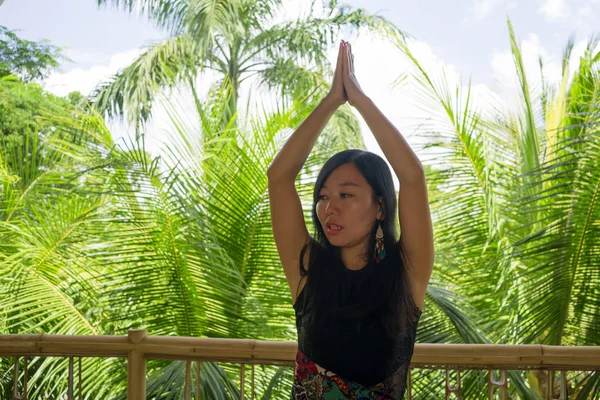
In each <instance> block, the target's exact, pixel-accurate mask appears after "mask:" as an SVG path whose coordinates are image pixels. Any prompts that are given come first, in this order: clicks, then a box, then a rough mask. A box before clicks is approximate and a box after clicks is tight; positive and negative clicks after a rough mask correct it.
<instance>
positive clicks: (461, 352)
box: [0, 329, 600, 400]
mask: <svg viewBox="0 0 600 400" xmlns="http://www.w3.org/2000/svg"><path fill="white" fill-rule="evenodd" d="M297 349H298V347H297V343H296V342H276V341H264V340H252V339H210V338H192V337H175V336H147V335H146V330H144V329H138V330H130V331H129V333H128V335H127V336H68V335H64V336H63V335H48V334H34V335H0V357H14V358H15V369H14V392H13V399H14V400H26V399H27V379H28V377H27V364H25V372H24V377H23V379H24V381H23V382H22V387H23V393H21V394H19V393H17V382H18V379H19V368H18V365H19V363H18V358H19V357H22V356H45V357H51V356H54V357H69V387H68V398H69V399H73V398H74V397H73V392H74V387H73V386H74V382H73V374H74V372H73V370H74V365H73V358H74V357H80V358H79V368H80V369H81V357H122V358H127V359H128V363H127V377H128V399H129V400H142V399H145V398H146V360H147V359H173V360H185V361H186V374H185V387H184V398H185V399H186V400H189V399H191V386H192V385H191V366H192V362H193V361H195V362H197V363H198V365H197V368H196V379H195V383H196V390H195V393H196V394H197V396H198V394H199V393H200V383H201V382H200V376H199V371H200V368H199V363H200V362H202V361H213V362H228V363H236V364H241V369H240V399H244V398H246V397H244V391H245V376H246V365H247V364H248V365H251V368H252V371H251V372H252V373H251V399H252V400H253V399H254V366H255V365H256V364H262V365H282V366H290V367H293V366H294V365H295V359H296V351H297ZM411 368H428V369H445V370H446V399H448V398H449V397H450V396H451V394H454V395H455V398H457V399H460V398H461V386H460V373H461V371H462V370H471V369H480V370H487V371H488V398H489V399H492V398H493V396H494V393H495V392H494V391H495V390H496V389H498V391H499V398H500V399H502V400H506V399H508V380H507V379H506V371H508V370H524V369H535V370H545V371H552V370H556V371H560V384H561V386H560V387H561V396H560V399H561V400H567V390H566V388H567V379H566V371H576V370H583V371H590V370H600V347H565V346H546V345H489V344H483V345H476V344H419V343H417V344H416V345H415V349H414V354H413V358H412V360H411ZM453 370H454V371H456V376H457V379H456V384H455V385H452V384H450V372H451V371H453ZM495 371H500V379H495V378H494V372H495ZM550 375H553V374H550ZM407 382H408V385H407V386H408V387H407V396H406V398H407V399H408V400H410V399H411V386H412V380H411V374H410V370H409V375H408V378H407ZM80 384H81V382H80ZM550 386H552V385H550ZM79 393H80V394H81V387H80V388H79ZM545 396H546V397H545V398H546V399H552V397H551V393H546V394H545ZM196 398H197V399H198V398H199V397H196Z"/></svg>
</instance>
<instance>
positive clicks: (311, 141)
mask: <svg viewBox="0 0 600 400" xmlns="http://www.w3.org/2000/svg"><path fill="white" fill-rule="evenodd" d="M337 108H338V105H337V104H336V102H335V101H334V100H333V99H332V98H331V97H330V96H329V95H328V96H325V97H324V98H323V100H321V102H320V103H319V105H317V107H316V108H315V109H314V110H313V111H312V112H311V113H310V115H309V116H308V117H307V118H306V119H305V120H304V121H303V122H302V124H300V126H299V127H298V128H297V129H296V130H295V131H294V133H293V134H292V136H291V137H290V138H289V139H288V141H287V142H286V143H285V145H284V146H283V148H282V149H281V150H280V151H279V153H277V155H276V156H275V158H274V159H273V162H272V163H271V165H270V166H269V169H268V170H267V176H268V177H269V182H271V183H274V182H294V181H295V180H296V176H298V173H300V170H301V169H302V166H303V165H304V163H305V162H306V159H307V158H308V155H309V154H310V152H311V150H312V148H313V146H314V145H315V142H316V141H317V138H318V137H319V135H320V134H321V131H322V130H323V128H324V127H325V125H326V124H327V121H329V119H330V118H331V116H332V115H333V113H334V112H335V110H336V109H337Z"/></svg>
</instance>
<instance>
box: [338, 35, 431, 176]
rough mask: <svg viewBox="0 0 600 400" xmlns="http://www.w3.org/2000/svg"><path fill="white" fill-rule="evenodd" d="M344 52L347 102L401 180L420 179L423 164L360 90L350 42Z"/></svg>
mask: <svg viewBox="0 0 600 400" xmlns="http://www.w3.org/2000/svg"><path fill="white" fill-rule="evenodd" d="M343 51H344V57H343V58H342V78H343V79H342V80H343V82H344V90H345V91H346V93H347V97H348V103H350V105H352V106H354V107H355V108H356V109H357V110H358V112H360V114H361V115H362V117H363V119H364V120H365V122H366V123H367V125H368V126H369V129H370V130H371V132H373V135H374V136H375V139H376V140H377V143H378V144H379V147H381V150H383V154H384V155H385V157H386V158H387V160H388V161H389V163H390V164H391V165H392V168H393V169H394V172H395V173H396V176H397V177H398V179H399V180H400V182H401V183H405V182H407V181H409V180H412V179H414V178H416V179H420V178H421V174H422V172H423V166H422V165H421V162H420V161H419V159H418V158H417V155H416V154H415V153H414V152H413V151H412V149H411V148H410V146H409V145H408V143H407V142H406V140H404V138H403V137H402V135H401V134H400V132H399V131H398V130H397V129H396V128H395V127H394V125H392V123H391V122H390V121H389V120H388V119H387V118H386V117H385V115H383V113H382V112H381V111H380V110H379V108H377V106H376V105H375V103H373V101H371V99H370V98H369V97H368V96H367V95H365V93H364V92H363V91H362V88H361V87H360V85H359V83H358V80H357V79H356V75H355V74H354V55H353V54H352V46H351V45H350V43H348V44H347V45H346V46H344V48H343Z"/></svg>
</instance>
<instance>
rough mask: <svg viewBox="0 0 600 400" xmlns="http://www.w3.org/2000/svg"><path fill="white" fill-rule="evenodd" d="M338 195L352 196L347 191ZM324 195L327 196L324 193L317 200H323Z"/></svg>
mask: <svg viewBox="0 0 600 400" xmlns="http://www.w3.org/2000/svg"><path fill="white" fill-rule="evenodd" d="M340 196H341V197H344V196H348V197H352V195H351V194H349V193H342V194H340ZM324 197H327V196H325V195H321V196H319V200H323V198H324Z"/></svg>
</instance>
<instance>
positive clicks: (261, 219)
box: [0, 90, 364, 399]
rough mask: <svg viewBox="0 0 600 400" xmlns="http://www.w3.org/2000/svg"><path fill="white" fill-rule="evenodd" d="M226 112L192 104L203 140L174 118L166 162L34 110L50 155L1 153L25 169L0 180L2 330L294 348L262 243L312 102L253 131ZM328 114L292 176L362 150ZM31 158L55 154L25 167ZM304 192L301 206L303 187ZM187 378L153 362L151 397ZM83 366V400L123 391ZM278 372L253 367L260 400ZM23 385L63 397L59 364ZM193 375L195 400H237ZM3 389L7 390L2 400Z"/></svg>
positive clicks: (90, 118)
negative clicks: (271, 179)
mask: <svg viewBox="0 0 600 400" xmlns="http://www.w3.org/2000/svg"><path fill="white" fill-rule="evenodd" d="M228 104H229V98H228V97H227V93H226V92H224V91H223V90H220V91H219V90H215V91H213V92H211V94H210V96H209V101H207V102H206V103H203V104H200V103H199V104H198V114H197V118H198V121H199V122H200V126H201V131H195V130H190V129H187V128H186V127H184V126H182V125H181V124H180V118H178V115H177V114H176V112H175V111H174V110H171V111H170V112H171V117H172V120H173V126H174V129H173V132H174V133H175V135H176V137H174V138H173V141H172V142H173V146H172V147H171V148H170V149H169V150H171V151H172V153H171V154H172V157H169V155H168V154H167V155H166V156H165V160H167V161H166V162H163V161H162V159H161V158H152V157H151V156H150V155H149V154H148V153H147V152H145V150H144V146H143V137H142V138H141V139H142V140H140V141H139V142H134V143H131V145H130V146H128V148H127V149H120V148H119V147H116V146H115V144H114V143H113V141H112V138H111V135H110V133H109V132H108V130H107V129H106V127H105V125H104V123H103V121H102V119H101V118H100V117H99V115H97V114H90V115H85V114H81V113H74V112H73V110H71V109H62V110H56V109H54V108H53V109H48V110H44V112H43V113H42V114H43V116H44V118H47V119H49V120H52V121H57V122H60V123H56V124H55V125H56V126H57V127H58V128H59V129H57V130H56V131H57V132H56V134H54V135H48V136H46V137H45V138H42V137H40V136H35V138H36V139H35V140H37V141H42V139H43V141H44V142H45V143H46V145H45V146H40V145H39V144H35V143H34V144H32V145H31V147H30V148H29V151H30V152H31V155H30V157H29V158H23V157H17V154H14V155H13V154H7V153H6V151H7V149H11V148H12V149H14V148H15V147H5V146H2V148H1V151H0V160H6V159H14V160H15V163H16V162H17V161H19V162H20V163H21V164H20V165H21V167H19V166H18V165H17V167H15V168H12V169H8V168H0V174H2V175H0V183H2V187H3V190H2V193H3V195H4V197H2V198H0V215H2V216H3V220H2V221H1V222H0V238H1V239H2V240H1V245H0V246H1V247H0V248H1V251H0V255H1V258H0V313H1V314H2V325H1V326H0V332H2V333H34V332H48V333H55V334H91V335H98V334H123V333H125V332H126V331H127V330H128V329H129V328H133V327H139V326H145V327H147V329H148V331H149V332H150V333H151V334H156V335H180V336H196V337H228V338H250V337H252V338H259V339H260V338H262V339H273V338H278V339H288V340H293V339H294V331H293V324H291V323H290V321H292V318H293V316H292V308H291V305H289V306H288V307H285V306H284V305H285V304H287V303H289V290H288V289H287V284H286V283H285V276H284V275H283V271H282V270H281V268H280V265H279V263H278V256H277V252H276V248H275V246H274V242H273V238H272V235H271V234H270V216H269V213H268V210H269V207H268V196H267V195H266V190H267V180H266V170H267V167H268V165H269V164H270V162H271V161H272V159H273V157H274V156H275V154H276V152H277V149H278V148H279V147H280V146H281V145H282V141H283V140H284V138H285V136H286V135H287V134H289V133H290V130H291V129H292V128H295V127H297V126H298V125H299V124H300V122H301V121H302V120H304V119H305V118H306V116H307V113H308V112H309V111H310V110H311V109H312V108H314V106H315V105H316V104H315V103H310V102H307V101H303V102H300V103H297V104H296V105H294V106H293V107H291V108H286V107H283V106H282V107H281V109H280V111H278V112H276V113H273V114H265V115H264V116H263V118H256V119H255V120H253V121H250V122H251V123H250V126H251V127H252V128H251V130H250V131H249V132H241V131H239V130H236V129H230V130H229V131H228V132H222V131H221V130H220V126H221V123H222V112H223V109H224V108H226V107H227V105H228ZM339 113H340V114H341V116H340V118H337V119H336V120H333V121H332V123H331V124H329V125H328V127H327V130H326V132H324V133H323V135H322V136H321V138H320V142H319V144H318V145H317V147H316V148H315V151H314V152H313V153H312V155H311V158H310V159H309V162H308V163H307V166H306V169H305V171H304V173H303V176H302V177H301V178H302V179H306V176H307V175H308V174H313V173H314V172H313V171H312V170H311V168H310V167H311V166H314V165H320V164H322V163H324V161H325V160H326V158H328V157H329V156H330V155H331V154H332V153H333V152H336V151H339V150H341V148H345V147H348V146H350V147H356V148H364V144H363V142H362V137H361V135H360V133H359V130H358V129H349V127H353V128H356V124H355V120H354V119H353V118H352V117H351V116H350V115H351V113H350V112H349V108H348V107H345V108H344V109H341V110H340V111H339ZM186 119H189V116H186ZM341 132H344V135H343V136H344V140H339V138H341V136H342V134H341ZM196 134H197V135H198V136H196V137H194V135H196ZM67 138H68V139H67ZM240 140H241V142H240ZM42 148H43V149H45V150H44V151H46V152H48V151H49V150H48V149H52V151H53V152H54V153H56V154H58V155H59V156H54V157H46V158H40V157H36V151H40V150H39V149H42ZM30 159H41V160H42V161H43V162H44V165H38V164H35V165H34V163H30V162H28V160H30ZM11 165H13V164H11ZM3 166H4V167H6V166H8V164H3ZM21 175H22V176H21ZM24 178H27V179H26V180H25V179H24ZM303 188H304V189H302V190H301V192H302V193H303V195H304V197H305V198H308V197H310V190H311V188H310V186H309V185H307V184H306V185H304V186H303ZM266 276H268V277H269V279H264V277H266ZM184 367H185V365H184V364H182V363H177V362H176V363H170V362H165V361H155V362H151V363H149V365H148V371H149V375H150V380H149V386H148V388H149V389H148V390H149V393H150V394H152V393H154V394H158V393H167V392H168V393H171V396H177V395H179V393H180V391H181V388H182V387H183V385H181V386H177V390H175V391H173V390H172V388H170V387H167V386H168V385H170V384H173V382H175V383H177V382H179V381H181V379H183V374H184ZM1 368H2V370H5V371H6V370H8V369H9V368H10V365H9V364H2V366H1ZM83 369H84V381H83V385H84V392H85V393H86V395H89V396H92V397H94V398H98V399H106V398H115V396H117V395H118V394H119V393H123V389H124V384H125V382H126V379H125V374H126V368H124V364H123V363H122V362H121V361H115V360H98V359H91V358H90V359H84V362H83ZM289 373H290V372H289V371H288V369H286V368H273V367H264V368H263V374H260V375H261V377H264V378H267V380H266V381H263V380H259V381H258V382H257V386H256V389H257V391H258V393H263V394H265V396H269V395H270V394H272V395H275V393H276V392H277V390H281V391H282V393H284V392H286V391H288V392H289V390H291V389H290V388H289V383H290V379H289ZM30 375H31V376H32V378H31V380H30V383H31V384H30V390H29V392H30V393H31V394H32V396H33V397H52V398H58V397H60V395H61V394H63V393H64V392H65V391H66V387H65V384H66V382H67V379H66V360H62V359H45V360H44V359H35V360H34V362H32V363H30ZM202 375H203V382H205V383H204V384H203V387H202V390H203V395H204V398H213V399H226V398H239V389H238V385H236V384H235V380H236V379H237V377H238V376H239V375H238V374H237V372H236V371H235V369H234V368H232V367H231V366H228V365H227V364H225V365H223V366H221V365H219V364H217V363H203V367H202ZM11 384H12V382H8V381H7V382H2V387H3V390H4V389H5V393H9V392H10V388H11ZM165 385H167V386H165ZM282 385H283V386H282ZM277 388H279V389H277ZM171 398H173V397H171ZM265 398H266V397H265Z"/></svg>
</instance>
